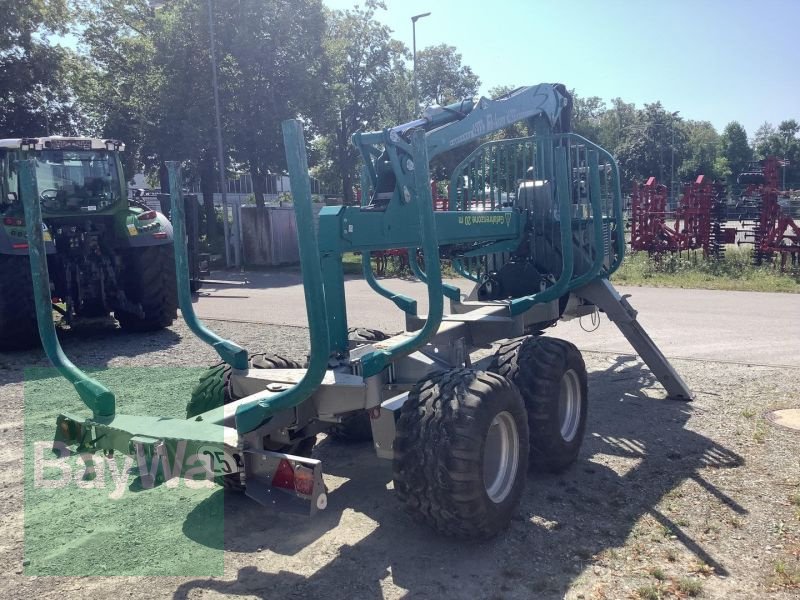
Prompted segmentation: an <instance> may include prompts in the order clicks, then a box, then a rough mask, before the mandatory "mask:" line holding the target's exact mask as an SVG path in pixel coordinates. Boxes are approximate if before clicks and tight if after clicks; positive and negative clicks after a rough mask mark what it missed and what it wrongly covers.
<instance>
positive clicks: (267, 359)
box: [186, 352, 302, 419]
mask: <svg viewBox="0 0 800 600" xmlns="http://www.w3.org/2000/svg"><path fill="white" fill-rule="evenodd" d="M249 364H250V368H251V369H301V368H302V366H301V365H300V363H298V362H297V361H295V360H292V359H291V358H286V357H284V356H280V355H278V354H272V353H270V352H261V353H258V354H251V355H250V359H249ZM230 379H231V366H230V365H228V364H227V363H224V362H221V363H218V364H216V365H214V366H213V367H209V368H208V370H206V372H205V373H203V374H202V375H201V376H200V380H199V381H198V383H197V385H196V386H195V387H194V389H193V390H192V397H191V398H190V399H189V403H188V404H187V405H186V418H187V419H191V418H192V417H196V416H197V415H199V414H202V413H204V412H206V411H209V410H212V409H214V408H219V407H220V406H222V405H224V404H228V403H229V402H231V401H233V400H235V398H233V396H232V395H231V392H230V385H229V383H230Z"/></svg>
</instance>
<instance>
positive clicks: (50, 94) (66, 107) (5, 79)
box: [0, 0, 84, 137]
mask: <svg viewBox="0 0 800 600" xmlns="http://www.w3.org/2000/svg"><path fill="white" fill-rule="evenodd" d="M70 19H71V12H70V10H69V9H68V6H67V3H66V2H65V0H6V1H5V2H4V3H3V7H2V9H0V131H2V135H3V137H17V136H37V135H47V134H62V135H70V134H72V135H74V134H76V133H78V131H79V130H81V129H82V128H83V126H84V120H83V118H82V115H81V113H80V111H79V110H78V109H77V108H76V107H75V106H74V101H75V91H74V89H73V86H72V85H71V82H72V80H73V78H74V77H76V76H77V71H78V70H79V68H80V66H81V65H80V62H79V61H78V60H77V59H76V57H75V55H74V54H73V53H72V52H70V51H68V50H65V49H64V48H61V47H59V46H53V45H51V44H50V43H49V42H48V41H47V38H48V35H49V34H52V33H59V34H60V33H66V31H67V29H68V26H69V23H70Z"/></svg>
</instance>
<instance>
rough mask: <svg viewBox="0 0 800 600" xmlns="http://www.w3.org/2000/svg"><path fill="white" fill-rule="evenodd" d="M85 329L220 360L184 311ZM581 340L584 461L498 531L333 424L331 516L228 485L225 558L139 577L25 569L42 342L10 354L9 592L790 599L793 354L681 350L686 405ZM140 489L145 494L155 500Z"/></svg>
mask: <svg viewBox="0 0 800 600" xmlns="http://www.w3.org/2000/svg"><path fill="white" fill-rule="evenodd" d="M214 327H215V329H217V330H218V331H219V332H220V333H221V334H222V335H225V336H230V337H232V338H234V339H236V340H237V341H238V342H240V343H242V344H243V345H244V346H245V347H249V348H251V349H253V350H259V349H267V347H268V348H269V349H270V350H273V351H278V352H281V353H283V354H286V355H288V356H292V357H294V358H298V359H302V358H303V356H304V354H305V349H306V348H307V337H306V336H307V332H306V330H305V329H302V328H294V327H279V328H276V327H271V328H269V330H268V331H264V329H265V328H260V327H257V326H253V325H251V324H244V323H226V322H215V323H214ZM83 333H84V335H83V336H80V337H79V336H78V335H76V334H74V333H71V332H67V335H65V336H64V345H65V348H66V350H67V353H68V355H69V356H70V357H71V358H73V360H74V361H75V362H76V363H78V364H79V365H81V366H94V367H100V368H105V367H153V366H159V367H164V366H176V367H178V366H202V365H206V364H208V363H210V362H211V361H213V360H214V355H213V352H212V351H211V350H210V349H209V348H207V347H206V346H204V345H203V344H201V343H200V342H198V341H197V340H196V339H194V338H193V337H192V336H190V335H189V334H188V331H187V330H186V328H185V326H184V325H183V323H178V324H177V325H176V326H175V327H173V328H172V329H170V330H167V331H164V332H161V333H159V334H156V335H151V336H134V335H120V334H118V333H116V332H110V331H109V330H108V327H106V328H102V327H100V328H97V329H96V330H93V331H89V332H86V331H84V332H83ZM584 357H585V359H586V363H587V367H588V370H589V378H590V380H589V390H590V402H591V404H590V412H589V424H588V428H587V436H586V440H585V443H584V445H583V449H582V452H581V455H580V458H579V460H578V462H577V464H576V465H574V466H573V467H572V468H571V469H570V470H569V471H567V472H566V473H565V474H563V475H560V476H547V475H540V474H531V475H530V477H529V480H528V487H527V490H526V493H525V495H524V497H523V500H522V504H521V506H520V510H519V513H518V515H517V516H516V517H515V519H514V521H513V522H512V524H511V526H510V528H509V530H508V531H507V532H505V533H503V534H501V535H500V536H498V537H497V538H496V539H495V540H492V541H490V542H484V543H479V544H478V543H462V542H455V541H451V540H447V539H442V538H440V537H437V536H436V535H434V534H433V533H431V532H430V531H428V530H426V529H424V528H421V527H419V526H417V525H415V524H413V523H412V521H411V520H410V519H409V518H408V517H407V516H405V515H404V513H403V512H402V511H401V510H399V508H398V504H397V502H396V500H395V498H394V497H393V493H392V484H391V469H390V465H389V464H388V463H385V462H382V461H379V460H378V459H377V458H375V456H374V454H373V453H372V452H371V449H370V448H369V446H368V445H361V446H345V445H341V444H338V443H335V442H333V441H331V440H328V439H321V441H320V443H319V445H318V447H317V450H316V451H315V456H316V457H317V458H320V459H322V460H323V462H324V465H325V472H326V484H327V486H328V487H329V489H330V496H329V500H330V503H329V507H328V509H327V510H326V511H325V512H324V513H322V514H320V515H318V516H317V517H315V518H314V519H312V520H309V519H306V518H303V517H295V516H280V515H274V514H273V513H270V512H269V511H265V510H264V509H262V508H260V507H259V506H257V505H255V504H254V503H252V502H251V501H249V500H246V499H243V498H239V497H233V496H227V497H226V498H225V509H224V511H225V512H224V514H225V535H224V542H220V543H219V547H220V548H224V550H225V554H224V567H225V569H224V575H223V576H220V577H213V578H206V577H199V578H198V577H192V578H186V577H146V578H145V577H30V576H26V575H24V567H23V558H24V557H23V512H22V487H23V486H22V481H23V476H22V473H23V461H22V447H23V423H22V421H23V411H22V404H23V403H22V400H23V393H22V390H23V369H24V368H26V367H30V366H36V365H38V366H47V363H46V361H45V359H44V358H43V357H42V356H41V355H39V354H38V353H35V352H31V353H21V354H15V355H9V354H0V410H2V413H3V415H4V416H3V417H1V418H0V420H1V421H2V422H1V423H0V432H2V438H0V462H1V463H2V470H0V562H2V564H3V565H6V567H7V573H8V574H7V577H6V580H5V582H4V583H3V584H0V585H2V587H0V591H1V592H2V593H0V595H2V596H3V597H6V598H13V599H17V598H20V599H21V598H30V597H37V598H59V599H60V598H63V597H65V596H67V595H72V596H73V597H90V596H91V597H95V598H112V597H113V598H125V597H130V598H155V597H169V596H173V597H175V598H216V597H221V596H223V595H231V596H238V597H244V598H270V599H271V598H275V599H278V598H281V599H282V598H295V597H296V598H304V599H306V598H317V597H323V596H324V597H326V598H373V597H384V598H401V597H410V598H426V597H431V598H532V597H536V598H560V597H565V596H566V597H568V598H637V597H641V598H669V597H676V598H686V597H690V596H695V595H700V596H702V597H704V598H726V599H730V598H766V597H770V598H779V599H780V598H786V599H788V598H797V594H798V589H800V453H798V450H797V449H798V447H799V444H798V442H800V435H799V434H795V433H791V432H789V431H787V430H782V429H777V428H774V427H772V426H770V425H768V424H767V423H766V422H765V421H764V419H763V418H762V413H763V412H764V411H765V410H767V409H770V408H775V407H790V406H794V407H797V406H800V381H799V378H798V371H797V370H791V369H777V368H767V367H755V366H747V365H737V364H730V363H714V362H698V361H674V364H675V367H676V368H677V369H678V371H679V372H681V373H682V374H683V375H684V377H685V379H686V380H687V381H688V383H689V384H690V386H691V387H692V388H693V389H694V390H695V391H696V393H697V400H696V401H695V402H693V403H691V404H682V403H676V402H671V401H666V400H663V396H664V393H663V390H662V389H661V388H660V386H659V385H658V384H656V383H655V382H654V381H653V378H652V376H651V375H650V373H649V371H648V370H647V369H646V368H644V367H643V366H642V365H641V363H640V362H638V361H637V360H636V359H635V358H633V357H631V356H619V355H611V354H606V353H585V354H584ZM184 379H186V378H184ZM190 383H191V381H190V378H189V379H186V380H185V381H184V380H181V382H180V385H176V388H175V389H174V390H171V391H169V392H168V393H167V395H169V396H170V397H169V398H166V399H165V400H163V403H164V405H165V406H166V405H169V407H170V410H171V411H172V412H175V411H178V412H180V406H179V404H180V402H182V400H181V398H182V397H186V396H187V395H188V389H187V388H188V387H189V385H190ZM163 387H164V386H161V388H159V391H161V392H163ZM178 388H180V389H178ZM152 395H153V396H155V395H156V391H153V392H152ZM153 405H154V406H156V407H157V406H160V404H159V401H154V404H153ZM176 407H177V408H176ZM121 409H122V405H121ZM53 418H55V415H53ZM147 493H150V492H145V493H144V494H142V495H141V498H142V499H141V500H138V501H139V502H142V503H144V502H146V501H147V499H146V496H147ZM217 494H222V492H221V491H214V492H213V493H210V496H209V497H210V498H216V497H218V496H216V495H217ZM202 504H203V503H201V504H200V505H198V506H189V507H188V508H187V511H188V515H187V516H186V518H185V521H184V522H183V523H179V525H180V526H176V531H177V532H178V533H176V534H175V535H183V536H185V538H186V539H184V540H181V541H182V542H186V541H187V540H188V542H189V543H190V544H207V545H209V544H210V545H213V543H212V542H210V541H209V540H208V539H204V538H202V537H201V536H197V535H194V534H193V529H192V527H191V523H192V520H195V522H196V520H197V519H201V518H202V515H203V514H204V512H203V506H202ZM75 520H76V523H75V525H76V530H77V532H76V534H75V535H76V536H79V535H80V534H81V533H83V535H84V537H85V539H84V540H83V541H85V543H83V544H82V545H79V546H78V547H77V549H76V550H75V552H82V553H86V554H87V555H89V556H92V555H102V551H103V547H102V544H99V542H98V544H95V540H94V538H92V532H91V531H85V532H82V531H81V523H80V519H79V517H76V519H75ZM110 526H111V525H110ZM149 535H152V536H153V537H158V536H159V535H160V536H162V537H164V536H168V535H173V534H172V533H169V534H167V533H164V532H151V533H150V534H149ZM122 539H123V540H124V539H126V538H125V537H124V536H122ZM146 539H147V538H145V542H146Z"/></svg>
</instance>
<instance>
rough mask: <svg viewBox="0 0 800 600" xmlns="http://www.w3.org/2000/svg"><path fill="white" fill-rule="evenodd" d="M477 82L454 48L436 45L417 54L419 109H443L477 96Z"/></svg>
mask: <svg viewBox="0 0 800 600" xmlns="http://www.w3.org/2000/svg"><path fill="white" fill-rule="evenodd" d="M480 84H481V82H480V79H479V78H478V76H477V75H475V73H473V72H472V69H470V68H469V67H468V66H466V65H463V64H462V63H461V54H460V53H459V52H457V51H456V48H455V46H448V45H447V44H439V45H438V46H430V47H428V48H425V49H423V50H420V51H419V52H417V86H418V88H419V99H420V104H421V105H422V106H426V105H431V104H438V105H446V104H451V103H453V102H457V101H459V100H462V99H464V98H471V97H473V96H474V95H476V94H477V93H478V88H479V87H480Z"/></svg>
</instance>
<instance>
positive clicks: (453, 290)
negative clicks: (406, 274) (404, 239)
mask: <svg viewBox="0 0 800 600" xmlns="http://www.w3.org/2000/svg"><path fill="white" fill-rule="evenodd" d="M406 251H407V252H408V264H409V266H410V267H411V271H412V272H413V273H414V275H415V276H416V277H417V279H419V280H420V281H421V282H422V283H428V276H427V275H425V272H424V271H423V270H422V269H420V268H419V263H417V249H416V248H407V249H406ZM442 293H443V294H444V297H445V298H447V299H449V300H452V301H453V302H460V301H461V290H460V289H458V288H457V287H456V286H454V285H450V284H449V283H443V284H442Z"/></svg>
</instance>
